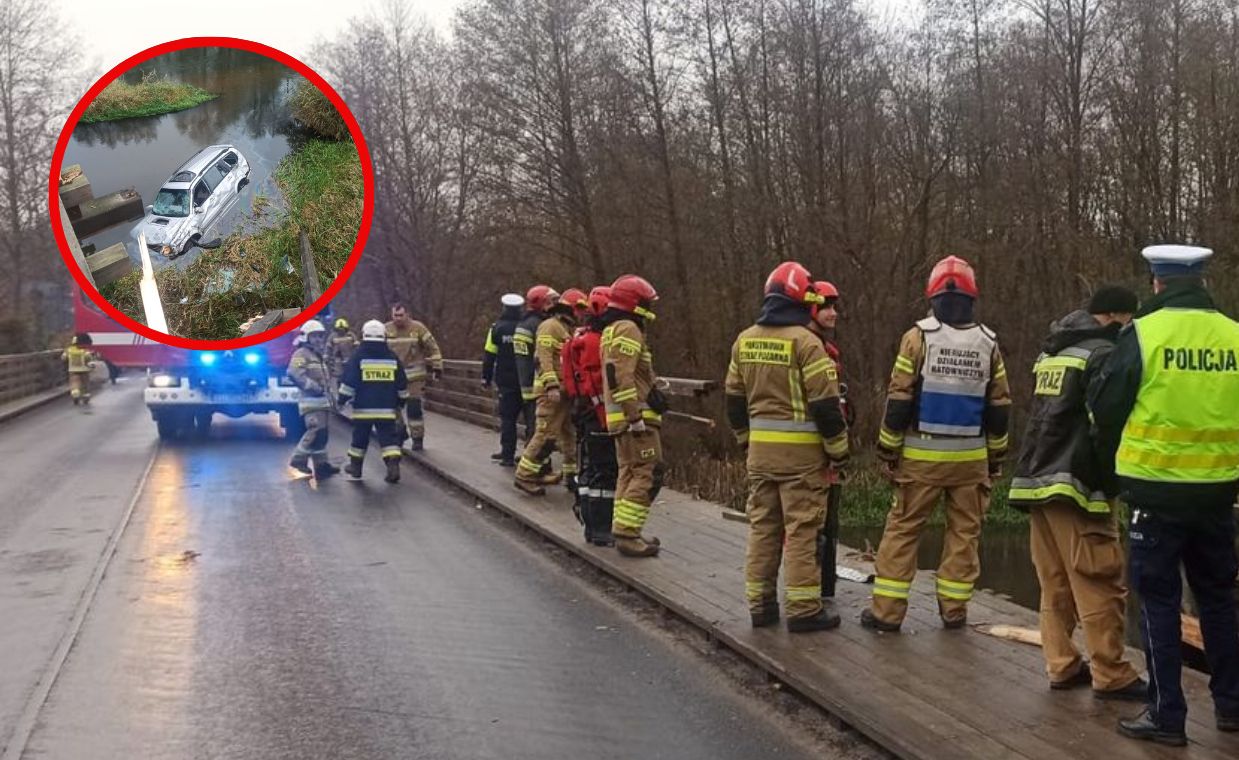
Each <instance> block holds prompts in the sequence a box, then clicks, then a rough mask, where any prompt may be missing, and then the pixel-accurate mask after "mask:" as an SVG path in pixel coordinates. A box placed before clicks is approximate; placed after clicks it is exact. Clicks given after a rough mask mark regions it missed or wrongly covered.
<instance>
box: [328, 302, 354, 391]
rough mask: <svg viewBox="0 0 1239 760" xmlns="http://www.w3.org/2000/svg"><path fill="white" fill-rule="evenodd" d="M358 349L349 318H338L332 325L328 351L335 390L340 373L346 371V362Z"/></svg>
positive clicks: (332, 384)
mask: <svg viewBox="0 0 1239 760" xmlns="http://www.w3.org/2000/svg"><path fill="white" fill-rule="evenodd" d="M356 349H357V336H356V335H353V331H352V330H350V329H349V327H348V320H347V319H345V318H344V317H340V318H338V319H337V320H336V321H335V322H334V323H333V325H332V333H331V345H330V350H329V351H328V352H327V362H328V369H330V370H331V381H332V382H331V387H332V389H333V390H334V389H335V387H336V386H337V385H339V384H340V374H341V373H342V372H343V371H344V363H345V362H347V361H348V359H349V357H350V356H352V355H353V351H355V350H356Z"/></svg>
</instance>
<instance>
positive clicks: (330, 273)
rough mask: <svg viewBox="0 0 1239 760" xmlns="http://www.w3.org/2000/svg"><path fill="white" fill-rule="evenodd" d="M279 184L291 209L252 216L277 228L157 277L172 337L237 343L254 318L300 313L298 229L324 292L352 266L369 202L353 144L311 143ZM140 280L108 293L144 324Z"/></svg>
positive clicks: (287, 162) (260, 207)
mask: <svg viewBox="0 0 1239 760" xmlns="http://www.w3.org/2000/svg"><path fill="white" fill-rule="evenodd" d="M275 181H276V183H277V184H278V185H279V187H280V190H281V191H282V192H283V195H284V200H285V203H286V205H287V210H286V211H285V212H280V211H274V210H270V209H268V208H267V207H266V206H265V204H263V203H262V202H261V199H255V202H254V212H253V213H254V215H255V216H257V217H261V216H262V215H264V214H277V215H278V214H282V216H281V217H280V218H279V221H278V222H276V223H274V224H271V225H269V226H266V228H264V229H262V230H260V231H258V232H254V233H252V234H241V233H233V234H232V235H230V236H229V237H227V238H225V239H224V241H223V243H222V244H221V245H220V247H219V248H217V249H215V250H204V251H202V252H201V253H200V254H199V255H198V258H197V259H195V260H194V262H193V263H192V264H190V265H189V266H187V267H185V269H183V270H180V269H174V268H171V267H169V268H167V269H164V270H162V271H160V272H158V273H156V275H155V278H156V281H157V282H158V283H159V293H160V296H161V298H162V300H163V303H164V311H165V314H166V316H167V318H168V328H169V329H170V330H171V331H172V332H173V333H174V334H176V335H181V336H184V337H188V338H195V339H202V340H220V339H227V338H236V337H239V336H240V335H241V332H240V327H241V325H242V324H243V323H244V322H246V321H247V320H249V319H250V318H252V317H254V316H256V315H259V314H264V313H266V312H267V311H269V310H271V309H287V308H293V307H298V306H301V305H302V303H301V301H302V280H301V253H300V247H299V242H298V231H299V230H305V232H306V234H307V235H308V236H309V239H310V247H311V249H312V250H313V251H314V263H315V265H316V267H317V269H318V278H319V285H320V286H321V287H322V289H324V290H325V289H326V288H327V287H329V286H330V285H331V283H332V281H334V280H335V278H336V276H337V275H338V274H339V273H340V270H341V269H342V268H343V267H344V264H345V263H346V262H347V261H348V256H349V254H350V253H351V252H352V250H353V243H354V242H355V241H356V239H357V230H358V228H359V227H360V225H361V212H362V203H363V198H364V195H363V183H362V172H361V160H360V159H359V157H358V155H357V149H356V147H355V146H354V145H353V143H352V142H348V141H346V142H333V141H328V140H308V141H307V142H306V143H305V144H304V145H303V146H302V147H301V148H299V149H298V150H296V151H294V152H293V153H290V154H289V155H288V156H285V157H284V160H283V161H281V162H280V165H279V166H278V167H277V168H276V171H275ZM225 272H227V273H228V274H223V273H225ZM140 279H141V273H140V272H136V273H134V274H131V275H129V276H127V277H124V278H122V279H120V280H117V281H116V282H114V283H112V284H111V285H108V286H107V287H105V288H104V289H103V296H104V297H105V298H107V299H108V301H110V302H111V303H113V304H115V305H116V307H117V308H119V309H120V310H121V311H123V312H125V313H126V314H128V315H129V316H131V317H133V318H134V319H136V320H139V321H141V320H142V303H141V297H140V296H139V293H138V282H139V280H140ZM182 301H184V303H182Z"/></svg>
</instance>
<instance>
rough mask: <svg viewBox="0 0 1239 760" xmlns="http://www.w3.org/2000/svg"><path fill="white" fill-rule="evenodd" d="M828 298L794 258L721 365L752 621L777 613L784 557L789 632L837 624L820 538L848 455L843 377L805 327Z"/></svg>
mask: <svg viewBox="0 0 1239 760" xmlns="http://www.w3.org/2000/svg"><path fill="white" fill-rule="evenodd" d="M823 300H824V299H823V298H822V296H819V295H818V294H817V292H816V290H815V289H814V285H813V279H812V277H810V275H809V271H808V270H807V269H805V268H804V267H803V266H801V265H800V264H798V263H796V262H794V261H788V262H785V263H783V264H780V265H779V266H777V267H776V268H775V269H774V271H773V272H771V273H770V276H769V277H768V278H767V279H766V287H765V299H764V301H763V303H762V311H761V314H760V316H758V318H757V324H755V325H753V326H752V327H750V328H748V329H747V330H745V331H744V332H742V333H740V335H739V337H737V338H736V342H735V343H734V344H733V345H732V347H731V362H730V363H729V365H728V368H727V382H726V395H727V420H728V422H729V423H730V425H731V428H732V430H733V431H735V434H736V439H737V440H738V441H739V443H740V446H741V447H742V448H744V449H746V451H747V468H748V478H749V498H748V506H747V510H746V511H747V512H748V515H749V537H748V549H747V551H746V555H745V563H744V564H745V568H744V580H745V583H744V587H745V596H746V597H747V599H748V603H749V615H750V617H751V620H752V624H753V627H754V628H761V627H765V626H769V625H774V624H775V623H777V622H778V620H779V600H778V588H779V564H780V562H781V563H782V564H783V569H784V574H785V579H786V584H787V587H786V591H785V598H786V601H787V618H788V620H787V629H788V631H790V632H792V633H807V632H809V631H821V630H826V629H829V628H834V627H836V626H838V625H839V615H838V613H836V612H835V611H834V609H833V606H829V605H824V604H823V600H822V586H821V568H820V566H819V561H818V553H817V542H818V535H819V534H820V533H821V531H822V526H823V524H824V522H825V519H826V509H827V500H828V497H829V484H830V473H829V470H830V469H831V468H832V467H834V468H838V467H841V466H842V465H843V463H844V462H846V461H847V458H848V435H847V424H846V423H845V422H844V420H843V412H842V410H841V409H840V408H839V374H838V370H837V369H836V367H835V363H834V362H833V361H832V360H831V359H830V357H828V356H827V355H826V350H825V349H824V348H823V347H822V341H821V338H820V337H818V336H817V335H814V333H812V332H811V331H810V330H809V325H810V323H811V322H812V321H813V307H814V305H817V304H820V303H821V302H822V301H823Z"/></svg>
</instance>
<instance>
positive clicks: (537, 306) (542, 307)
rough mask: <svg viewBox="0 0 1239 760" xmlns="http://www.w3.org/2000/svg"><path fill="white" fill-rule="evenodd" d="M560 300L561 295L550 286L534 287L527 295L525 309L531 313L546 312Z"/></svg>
mask: <svg viewBox="0 0 1239 760" xmlns="http://www.w3.org/2000/svg"><path fill="white" fill-rule="evenodd" d="M558 300H559V293H558V292H557V291H556V290H555V288H552V287H551V286H550V285H534V286H533V287H532V288H530V289H529V292H528V293H526V294H525V308H526V309H529V310H530V311H539V312H541V311H546V310H547V309H549V308H551V307H552V306H554V305H555V302H556V301H558Z"/></svg>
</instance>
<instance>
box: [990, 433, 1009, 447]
mask: <svg viewBox="0 0 1239 760" xmlns="http://www.w3.org/2000/svg"><path fill="white" fill-rule="evenodd" d="M1010 443H1011V436H1010V435H1003V436H1000V437H997V438H995V437H993V436H989V437H987V438H986V439H985V446H986V448H989V449H1005V448H1007V446H1008V445H1009V444H1010Z"/></svg>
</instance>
